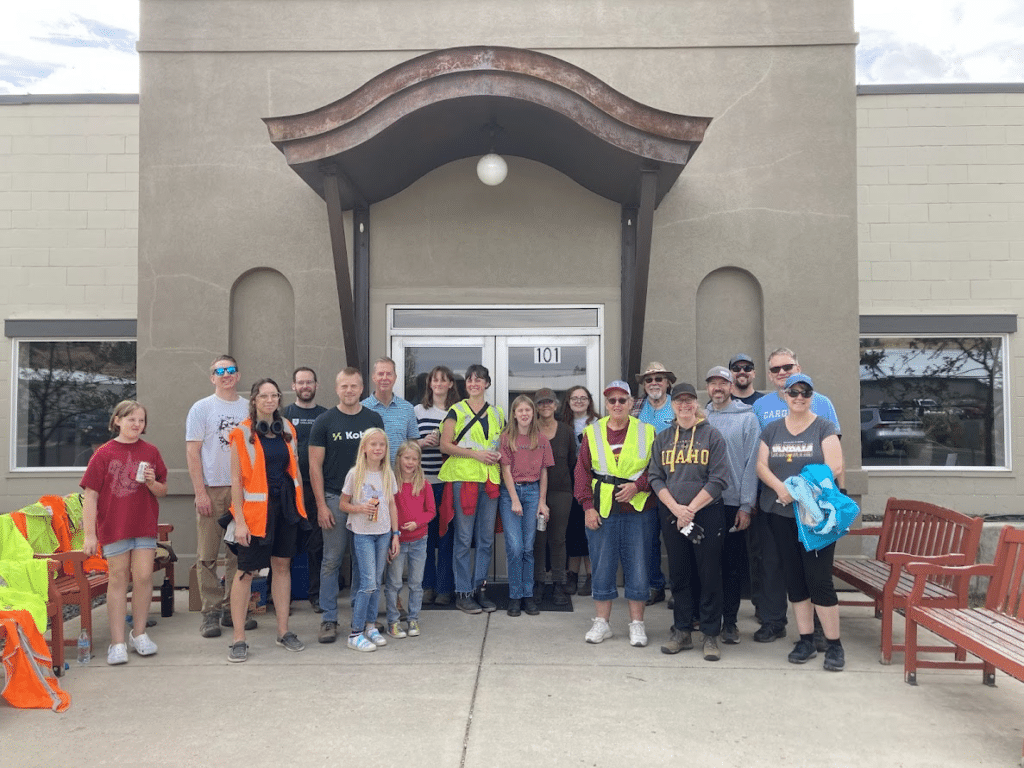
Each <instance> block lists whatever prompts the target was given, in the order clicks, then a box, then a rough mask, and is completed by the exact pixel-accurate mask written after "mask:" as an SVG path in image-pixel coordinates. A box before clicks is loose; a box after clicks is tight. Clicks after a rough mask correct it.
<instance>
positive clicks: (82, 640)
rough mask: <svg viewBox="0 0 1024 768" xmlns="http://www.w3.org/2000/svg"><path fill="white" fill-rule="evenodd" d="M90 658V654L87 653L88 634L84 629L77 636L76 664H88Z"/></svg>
mask: <svg viewBox="0 0 1024 768" xmlns="http://www.w3.org/2000/svg"><path fill="white" fill-rule="evenodd" d="M91 658H92V654H90V653H89V633H88V632H86V631H85V630H84V629H83V630H82V634H80V635H79V636H78V663H79V664H88V663H89V660H90V659H91Z"/></svg>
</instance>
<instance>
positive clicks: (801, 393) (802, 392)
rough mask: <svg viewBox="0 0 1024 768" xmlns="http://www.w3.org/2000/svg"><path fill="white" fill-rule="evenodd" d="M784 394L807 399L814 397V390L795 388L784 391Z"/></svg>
mask: <svg viewBox="0 0 1024 768" xmlns="http://www.w3.org/2000/svg"><path fill="white" fill-rule="evenodd" d="M786 394H788V395H789V396H790V397H804V398H809V397H813V396H814V390H813V389H803V388H802V387H801V388H800V389H797V388H796V387H793V388H792V389H787V390H786Z"/></svg>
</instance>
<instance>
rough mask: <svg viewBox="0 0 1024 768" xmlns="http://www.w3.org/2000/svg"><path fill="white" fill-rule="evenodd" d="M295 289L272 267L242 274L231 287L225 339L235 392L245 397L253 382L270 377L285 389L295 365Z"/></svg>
mask: <svg viewBox="0 0 1024 768" xmlns="http://www.w3.org/2000/svg"><path fill="white" fill-rule="evenodd" d="M295 323H296V315H295V291H294V289H293V288H292V284H291V283H290V282H289V281H288V278H286V277H285V276H284V275H283V274H281V273H280V272H278V271H277V270H276V269H269V268H259V269H253V270H250V271H249V272H246V273H244V274H242V275H241V276H240V277H239V278H238V279H237V280H236V281H235V284H234V285H233V286H231V320H230V325H229V328H228V339H229V341H230V344H231V350H232V352H231V354H232V355H233V356H234V357H235V358H236V359H237V360H238V365H239V368H240V369H241V374H242V379H241V381H239V383H238V392H239V394H241V395H242V396H244V397H247V396H248V394H249V390H250V388H251V387H252V384H253V382H255V381H257V380H258V379H262V378H265V377H270V378H272V379H274V381H276V382H277V383H278V386H280V387H282V388H283V389H287V388H288V384H289V382H290V381H291V372H292V370H293V369H294V368H295V360H294V349H295Z"/></svg>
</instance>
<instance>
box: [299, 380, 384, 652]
mask: <svg viewBox="0 0 1024 768" xmlns="http://www.w3.org/2000/svg"><path fill="white" fill-rule="evenodd" d="M334 388H335V391H336V392H337V393H338V407H337V408H331V409H330V410H329V411H327V412H325V413H322V414H320V416H318V417H317V419H316V421H314V422H313V427H312V429H311V430H310V433H309V479H310V484H311V485H312V486H313V496H314V499H315V501H316V514H317V522H318V523H319V524H320V529H321V531H322V532H323V542H324V553H323V563H322V564H321V566H320V599H319V602H320V607H321V608H322V609H323V616H322V617H321V622H320V634H319V637H318V640H319V641H320V642H321V643H333V642H334V641H335V639H336V638H337V636H338V567H339V566H340V565H341V561H342V558H344V557H345V547H346V546H347V545H348V529H347V528H346V527H345V523H346V522H347V518H348V516H347V515H346V514H345V513H344V512H342V511H341V507H340V503H341V489H342V487H344V485H345V476H346V475H347V474H348V471H349V470H350V469H352V467H353V466H355V463H356V456H357V455H358V454H359V442H360V441H361V440H362V439H363V432H364V431H366V430H367V429H370V428H371V427H380V428H381V429H384V421H383V420H382V419H381V417H380V414H379V413H375V412H374V411H371V410H370V409H369V408H364V407H363V405H362V404H361V403H360V402H359V398H360V397H361V396H362V394H363V376H362V374H361V373H359V371H358V370H356V369H355V368H346V369H345V370H343V371H342V372H341V373H339V374H338V376H337V378H336V379H335V385H334ZM354 572H355V569H354V568H353V574H354ZM358 586H359V585H358V584H357V583H355V578H353V584H352V590H353V593H354V592H355V590H356V589H358Z"/></svg>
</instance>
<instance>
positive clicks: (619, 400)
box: [605, 397, 629, 405]
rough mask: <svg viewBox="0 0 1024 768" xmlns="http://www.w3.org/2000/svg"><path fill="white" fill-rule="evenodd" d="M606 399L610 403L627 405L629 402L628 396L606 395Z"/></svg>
mask: <svg viewBox="0 0 1024 768" xmlns="http://www.w3.org/2000/svg"><path fill="white" fill-rule="evenodd" d="M605 400H607V401H608V405H625V404H626V403H628V402H629V398H628V397H606V398H605Z"/></svg>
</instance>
